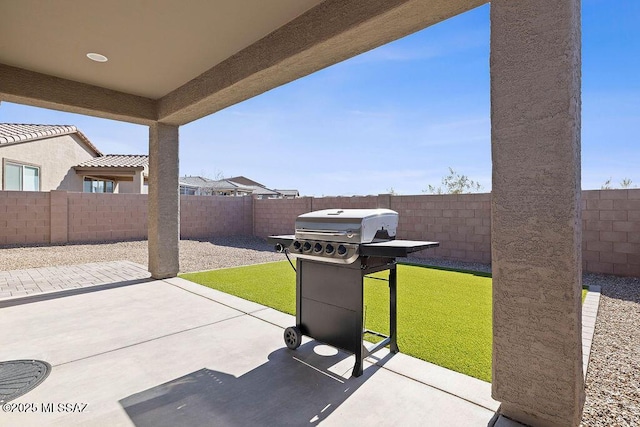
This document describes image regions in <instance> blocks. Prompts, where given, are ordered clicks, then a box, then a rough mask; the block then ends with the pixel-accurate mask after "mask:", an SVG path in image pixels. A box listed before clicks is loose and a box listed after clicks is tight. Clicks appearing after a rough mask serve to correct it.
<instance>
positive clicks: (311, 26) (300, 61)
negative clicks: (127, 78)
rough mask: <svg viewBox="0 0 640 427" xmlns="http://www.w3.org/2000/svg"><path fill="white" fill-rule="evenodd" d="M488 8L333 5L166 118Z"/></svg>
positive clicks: (192, 84)
mask: <svg viewBox="0 0 640 427" xmlns="http://www.w3.org/2000/svg"><path fill="white" fill-rule="evenodd" d="M487 2H488V1H487V0H431V1H425V0H326V1H324V2H323V3H321V4H319V5H318V6H316V7H315V8H313V9H311V10H309V11H307V12H306V13H304V14H302V15H301V16H299V17H298V18H296V19H294V20H293V21H291V22H289V23H288V24H286V25H284V26H282V27H281V28H279V29H278V30H276V31H274V32H272V33H271V34H269V35H267V36H266V37H264V38H263V39H261V40H259V41H257V42H256V43H254V44H253V45H251V46H249V47H247V48H245V49H243V50H241V51H240V52H238V53H237V54H235V55H233V56H231V57H230V58H228V59H227V60H225V61H223V62H222V63H220V64H218V65H216V66H214V67H213V68H211V69H209V70H208V71H206V72H204V73H203V74H201V75H200V76H198V77H196V78H195V79H193V80H191V81H189V82H187V83H185V84H184V85H183V86H181V87H179V88H178V89H176V90H174V91H173V92H171V93H169V94H167V95H166V96H165V97H163V98H162V99H160V101H159V105H158V120H159V121H160V122H163V123H167V124H172V125H182V124H185V123H188V122H191V121H193V120H197V119H199V118H201V117H204V116H207V115H209V114H211V113H214V112H216V111H219V110H221V109H223V108H226V107H228V106H230V105H233V104H236V103H238V102H241V101H244V100H246V99H249V98H251V97H253V96H256V95H258V94H261V93H263V92H266V91H268V90H270V89H273V88H275V87H277V86H280V85H283V84H285V83H288V82H291V81H293V80H296V79H298V78H300V77H304V76H306V75H308V74H311V73H313V72H315V71H317V70H320V69H322V68H325V67H327V66H330V65H333V64H336V63H338V62H340V61H343V60H345V59H348V58H351V57H353V56H355V55H358V54H360V53H362V52H366V51H368V50H370V49H373V48H375V47H378V46H381V45H383V44H385V43H388V42H391V41H393V40H396V39H398V38H401V37H403V36H406V35H408V34H411V33H413V32H416V31H419V30H421V29H423V28H426V27H428V26H430V25H433V24H435V23H438V22H440V21H443V20H445V19H447V18H450V17H452V16H455V15H458V14H460V13H463V12H466V11H467V10H470V9H472V8H475V7H477V6H480V5H482V4H484V3H487Z"/></svg>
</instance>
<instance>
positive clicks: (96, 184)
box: [83, 177, 114, 193]
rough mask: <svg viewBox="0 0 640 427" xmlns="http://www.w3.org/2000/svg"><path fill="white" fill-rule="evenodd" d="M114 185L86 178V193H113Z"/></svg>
mask: <svg viewBox="0 0 640 427" xmlns="http://www.w3.org/2000/svg"><path fill="white" fill-rule="evenodd" d="M113 188H114V183H113V181H108V180H105V179H95V178H89V177H85V178H84V186H83V191H84V192H85V193H113Z"/></svg>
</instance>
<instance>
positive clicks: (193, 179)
mask: <svg viewBox="0 0 640 427" xmlns="http://www.w3.org/2000/svg"><path fill="white" fill-rule="evenodd" d="M178 181H179V182H180V184H182V185H186V186H190V187H206V186H207V184H209V183H211V182H215V181H214V180H213V179H209V178H204V177H201V176H181V177H180V178H178Z"/></svg>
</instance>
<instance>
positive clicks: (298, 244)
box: [293, 240, 302, 252]
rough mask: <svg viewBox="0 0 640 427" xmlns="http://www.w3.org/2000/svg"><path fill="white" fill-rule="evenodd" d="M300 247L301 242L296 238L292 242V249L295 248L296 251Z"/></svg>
mask: <svg viewBox="0 0 640 427" xmlns="http://www.w3.org/2000/svg"><path fill="white" fill-rule="evenodd" d="M300 248H302V243H300V242H299V241H298V240H296V241H295V242H293V249H295V250H296V251H298V252H299V251H300Z"/></svg>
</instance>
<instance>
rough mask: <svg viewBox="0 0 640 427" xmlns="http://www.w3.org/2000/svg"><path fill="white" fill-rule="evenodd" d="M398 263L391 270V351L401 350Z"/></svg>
mask: <svg viewBox="0 0 640 427" xmlns="http://www.w3.org/2000/svg"><path fill="white" fill-rule="evenodd" d="M396 267H397V266H396V264H395V263H393V266H392V267H391V269H390V270H389V339H390V340H391V341H390V343H389V350H390V351H391V353H394V354H395V353H398V352H399V351H400V350H399V349H398V340H397V334H398V322H397V320H398V318H397V310H396V302H397V298H396V290H397V286H396V284H397V268H396Z"/></svg>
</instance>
